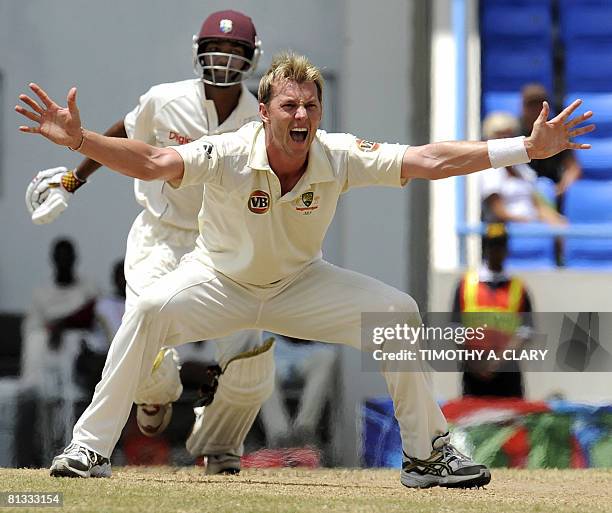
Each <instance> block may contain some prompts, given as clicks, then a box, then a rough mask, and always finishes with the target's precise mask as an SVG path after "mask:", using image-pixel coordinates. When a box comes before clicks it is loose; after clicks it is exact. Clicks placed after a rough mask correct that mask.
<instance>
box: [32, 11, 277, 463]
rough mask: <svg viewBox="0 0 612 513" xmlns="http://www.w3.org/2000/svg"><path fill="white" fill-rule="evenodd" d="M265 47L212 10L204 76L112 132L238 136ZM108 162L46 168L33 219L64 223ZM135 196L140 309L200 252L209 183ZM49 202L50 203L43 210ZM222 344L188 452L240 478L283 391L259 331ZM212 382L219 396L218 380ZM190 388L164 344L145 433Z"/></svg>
mask: <svg viewBox="0 0 612 513" xmlns="http://www.w3.org/2000/svg"><path fill="white" fill-rule="evenodd" d="M260 46H261V42H260V40H259V38H258V37H257V33H256V30H255V26H254V25H253V22H252V20H251V18H249V17H247V16H245V15H244V14H242V13H239V12H236V11H229V10H228V11H220V12H216V13H213V14H211V15H210V16H209V17H208V18H207V19H206V20H205V21H204V23H203V25H202V28H201V30H200V33H199V35H198V36H194V38H193V64H194V71H195V73H196V74H197V75H198V76H199V77H200V78H199V79H192V80H184V81H181V82H174V83H169V84H161V85H157V86H154V87H152V88H151V89H150V90H149V91H148V92H147V93H146V94H144V95H143V96H141V98H140V102H139V104H138V106H137V107H136V108H135V109H134V110H132V111H131V112H130V113H128V114H127V115H126V116H125V118H124V119H123V120H121V121H118V122H117V123H115V124H114V125H113V126H112V127H111V128H110V129H109V130H107V132H106V135H108V136H111V137H121V138H130V139H137V140H140V141H144V142H146V143H148V144H152V145H154V146H158V147H164V146H174V145H180V144H185V143H188V142H191V141H194V140H196V139H199V138H200V137H202V136H204V135H213V134H221V133H225V132H232V131H235V130H237V129H238V128H240V127H241V126H242V125H243V124H245V123H247V122H249V121H253V120H258V119H259V115H258V108H259V105H258V102H257V99H256V98H255V97H254V96H253V95H252V94H251V93H250V92H249V91H248V89H247V88H246V86H245V85H244V84H243V81H244V80H245V79H246V78H248V77H249V76H250V75H251V74H252V73H253V71H254V70H255V68H256V66H257V62H258V59H259V56H260V53H261V49H260ZM100 166H101V165H100V164H99V163H98V162H96V161H94V160H91V159H85V160H83V161H82V162H81V163H80V164H79V166H78V167H77V168H76V169H75V170H73V171H69V170H68V169H66V168H65V167H58V168H53V169H48V170H45V171H41V172H39V173H38V174H37V176H36V177H35V178H34V180H33V181H32V183H31V184H30V186H29V187H28V190H27V193H26V204H27V205H28V208H29V209H30V212H31V214H32V221H33V222H34V223H36V224H45V223H50V222H51V221H53V220H54V219H56V218H57V217H58V216H59V215H60V214H61V213H62V212H63V211H64V210H65V209H66V208H67V206H68V202H69V201H70V199H71V198H72V195H73V193H74V192H75V191H76V190H77V189H78V188H79V187H81V186H82V185H83V184H85V183H86V181H87V179H88V178H89V177H90V176H91V175H92V174H93V173H94V172H95V171H96V170H97V169H99V168H100ZM134 192H135V196H136V200H137V201H138V203H140V205H142V207H143V209H144V210H143V211H142V212H141V213H140V215H139V216H138V217H137V218H136V220H135V221H134V224H133V225H132V228H131V230H130V233H129V235H128V240H127V249H126V256H125V276H126V279H127V290H126V311H129V310H130V309H131V308H133V307H134V305H135V303H136V301H137V300H138V298H139V297H140V295H141V293H142V291H143V290H144V289H145V288H146V287H148V286H149V285H151V284H152V283H153V282H155V281H156V280H157V279H158V278H160V277H161V276H163V275H165V274H166V273H168V272H170V271H172V270H174V269H175V268H176V267H177V266H178V263H179V261H180V259H181V257H182V256H183V255H185V254H186V253H189V252H191V251H192V250H193V249H194V246H195V240H196V238H197V236H198V212H199V211H200V207H201V206H202V194H203V187H202V186H201V185H198V186H193V187H186V188H183V189H181V190H177V189H173V188H172V187H169V186H168V184H167V183H166V182H163V181H152V182H151V181H149V182H146V181H142V180H138V179H136V180H135V181H134ZM39 198H44V201H42V203H41V204H39V203H38V202H39V201H40V200H39ZM203 215H205V213H203ZM217 347H218V349H217V360H218V362H219V363H220V366H221V368H224V367H226V370H225V372H224V373H223V374H222V375H221V377H220V378H219V383H218V389H217V391H216V393H215V395H214V401H213V403H212V404H210V406H207V407H205V408H202V407H199V408H196V422H195V424H194V428H193V430H192V432H191V435H190V437H189V438H188V440H187V449H188V450H189V451H190V452H191V454H193V455H194V456H198V455H204V456H206V459H207V467H206V472H207V473H209V474H217V473H236V472H239V471H240V454H241V452H242V443H243V441H244V439H245V437H246V435H247V433H248V431H249V429H250V428H251V426H252V424H253V422H254V420H255V417H256V416H257V413H258V411H259V408H260V406H261V404H263V402H264V401H265V400H266V399H267V398H268V397H269V395H270V394H271V393H272V390H273V387H274V360H273V350H272V348H271V344H267V345H262V338H261V331H259V330H247V331H242V332H239V333H236V334H234V335H231V336H229V337H227V339H224V340H223V341H221V342H220V343H218V344H217ZM113 349H114V347H113V346H111V349H110V351H109V355H108V358H107V361H106V366H105V369H104V374H113V372H114V367H115V359H116V358H117V354H116V351H113ZM253 349H257V350H256V351H251V350H253ZM249 351H251V352H250V353H249ZM242 353H246V354H253V356H251V357H247V358H240V359H238V360H235V361H232V363H231V364H230V365H228V362H229V361H230V359H232V358H233V357H235V356H236V355H238V354H242ZM210 377H212V380H213V392H214V386H215V385H216V379H217V377H216V376H215V375H212V376H210ZM204 378H205V377H204V376H203V378H202V379H203V381H204ZM181 392H182V385H181V382H180V377H179V366H178V356H177V354H176V351H175V350H174V349H167V348H163V349H162V350H161V351H160V353H159V355H158V357H157V359H156V364H155V366H154V370H153V372H152V373H151V374H150V376H148V378H147V379H146V380H145V381H144V382H142V383H140V385H139V387H138V390H137V393H136V396H135V402H136V404H137V421H138V426H139V428H140V430H141V431H142V432H143V433H144V434H145V435H147V436H154V435H156V434H159V433H161V432H162V431H163V430H164V429H165V428H166V426H167V425H168V423H169V421H170V418H171V416H172V402H173V401H176V400H177V399H178V398H179V396H180V394H181ZM209 400H210V399H209ZM108 470H109V472H110V466H109V469H108ZM54 472H55V473H57V474H62V473H68V474H69V473H71V472H76V470H74V469H73V470H70V469H66V468H64V467H62V466H61V464H58V465H57V468H55V470H54ZM96 472H100V469H93V470H92V474H95V473H96ZM102 473H103V474H104V473H106V472H102Z"/></svg>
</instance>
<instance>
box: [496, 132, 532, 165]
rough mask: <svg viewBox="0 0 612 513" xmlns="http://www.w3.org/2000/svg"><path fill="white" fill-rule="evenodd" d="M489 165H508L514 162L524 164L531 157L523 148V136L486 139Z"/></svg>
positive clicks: (514, 163)
mask: <svg viewBox="0 0 612 513" xmlns="http://www.w3.org/2000/svg"><path fill="white" fill-rule="evenodd" d="M487 149H488V151H489V160H490V161H491V167H493V168H496V169H497V168H499V167H508V166H515V165H516V164H526V163H527V162H529V161H530V160H531V159H530V158H529V155H527V148H525V137H523V136H521V137H512V138H510V139H491V140H489V141H487Z"/></svg>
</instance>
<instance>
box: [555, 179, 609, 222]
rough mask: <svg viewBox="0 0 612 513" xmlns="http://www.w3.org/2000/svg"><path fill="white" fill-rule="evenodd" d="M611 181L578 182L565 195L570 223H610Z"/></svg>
mask: <svg viewBox="0 0 612 513" xmlns="http://www.w3.org/2000/svg"><path fill="white" fill-rule="evenodd" d="M611 206H612V181H609V182H602V181H598V180H578V181H577V182H575V183H573V184H572V186H571V187H570V188H569V189H568V190H567V193H566V195H565V215H566V216H567V218H568V219H569V221H570V223H612V208H610V207H611Z"/></svg>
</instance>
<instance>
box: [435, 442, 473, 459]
mask: <svg viewBox="0 0 612 513" xmlns="http://www.w3.org/2000/svg"><path fill="white" fill-rule="evenodd" d="M440 450H441V451H442V455H443V456H444V459H446V458H448V457H449V456H455V457H456V458H458V459H459V460H462V461H470V458H469V457H468V456H466V455H465V454H463V453H462V452H461V451H460V450H459V449H457V448H456V447H455V446H454V445H453V444H451V443H450V442H448V443H445V444H444V445H443V446H442V447H440Z"/></svg>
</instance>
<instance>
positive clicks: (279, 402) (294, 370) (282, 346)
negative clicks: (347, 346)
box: [260, 336, 336, 448]
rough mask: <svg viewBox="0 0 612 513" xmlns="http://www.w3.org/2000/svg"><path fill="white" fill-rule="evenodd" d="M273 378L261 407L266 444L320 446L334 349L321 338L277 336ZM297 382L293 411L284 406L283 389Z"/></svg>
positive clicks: (334, 357)
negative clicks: (296, 404)
mask: <svg viewBox="0 0 612 513" xmlns="http://www.w3.org/2000/svg"><path fill="white" fill-rule="evenodd" d="M275 357H276V381H275V387H274V392H273V393H272V396H271V397H270V398H269V399H268V400H267V401H266V402H265V403H264V404H263V406H262V408H261V413H260V415H261V420H262V423H263V425H264V430H265V433H266V442H267V445H268V447H272V448H277V447H291V446H306V445H312V446H320V445H321V442H322V437H321V435H322V434H323V433H322V431H323V430H322V429H321V426H320V422H321V418H322V416H323V409H324V408H325V404H326V403H327V401H328V399H329V398H330V395H331V393H332V390H333V382H334V377H333V375H334V364H335V361H336V351H335V349H334V347H333V346H330V345H329V344H324V343H321V342H309V341H305V340H298V339H290V338H287V337H281V336H276V349H275ZM296 382H300V385H301V386H300V387H299V396H300V397H299V403H298V406H297V411H296V412H295V415H293V416H292V415H291V413H290V411H289V409H288V408H287V401H286V400H287V393H286V390H287V389H288V388H291V384H295V383H296Z"/></svg>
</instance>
